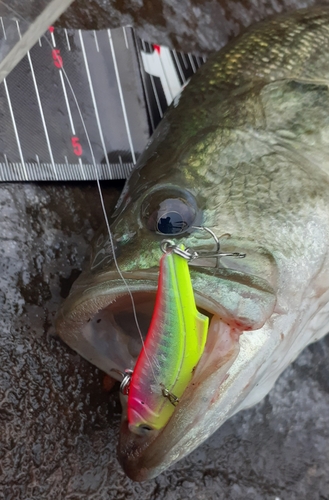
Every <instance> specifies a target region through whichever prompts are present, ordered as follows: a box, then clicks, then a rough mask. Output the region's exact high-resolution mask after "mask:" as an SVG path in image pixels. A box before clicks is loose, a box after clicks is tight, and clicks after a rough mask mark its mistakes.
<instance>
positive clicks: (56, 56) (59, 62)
mask: <svg viewBox="0 0 329 500" xmlns="http://www.w3.org/2000/svg"><path fill="white" fill-rule="evenodd" d="M51 53H52V56H53V61H54V64H55V66H56V68H62V67H63V59H62V56H61V51H60V50H59V49H53V50H52V51H51Z"/></svg>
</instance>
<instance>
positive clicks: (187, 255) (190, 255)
mask: <svg viewBox="0 0 329 500" xmlns="http://www.w3.org/2000/svg"><path fill="white" fill-rule="evenodd" d="M192 228H193V229H199V230H204V231H207V232H208V233H209V234H210V235H211V236H212V237H213V239H214V241H215V243H216V250H215V251H214V252H197V251H195V250H193V249H191V248H185V249H184V250H183V249H181V248H179V246H178V245H176V243H175V242H174V241H172V240H163V241H162V242H161V244H160V248H161V250H162V252H163V253H166V252H168V251H172V252H174V253H175V254H177V255H180V256H181V257H183V258H184V259H186V260H187V261H189V262H190V261H192V260H195V259H207V258H216V259H220V258H222V257H234V258H236V259H244V258H245V256H246V254H245V253H239V252H229V253H225V252H221V251H220V242H219V239H218V237H217V236H216V234H215V233H214V232H213V231H212V230H211V229H209V227H206V226H192Z"/></svg>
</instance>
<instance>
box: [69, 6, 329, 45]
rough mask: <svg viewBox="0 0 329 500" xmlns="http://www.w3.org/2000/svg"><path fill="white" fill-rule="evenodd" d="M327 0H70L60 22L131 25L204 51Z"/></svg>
mask: <svg viewBox="0 0 329 500" xmlns="http://www.w3.org/2000/svg"><path fill="white" fill-rule="evenodd" d="M326 3H327V4H328V0H322V1H319V0H179V1H177V0H114V1H109V0H92V1H89V0H76V1H75V2H73V4H72V6H71V7H70V8H69V9H68V10H67V12H66V13H65V14H64V15H63V16H62V17H61V19H60V24H61V25H63V26H72V27H76V28H80V27H84V28H88V29H90V28H92V29H95V27H97V28H108V27H111V28H116V27H118V26H122V25H133V26H134V27H135V28H136V29H137V32H138V34H139V36H140V37H141V38H143V39H144V40H149V41H151V42H156V43H158V44H164V45H168V46H170V47H174V48H176V49H178V50H182V51H185V52H195V53H201V54H207V53H209V52H212V51H214V50H219V49H220V48H221V47H223V45H225V44H226V43H227V42H228V40H229V39H231V38H232V37H234V36H236V35H237V34H238V33H240V32H241V30H243V29H245V28H247V27H248V26H250V25H251V24H252V23H255V22H256V21H260V20H262V19H265V18H267V17H269V16H272V15H275V14H279V13H283V12H288V11H292V10H296V9H301V8H304V7H310V6H312V5H321V4H326Z"/></svg>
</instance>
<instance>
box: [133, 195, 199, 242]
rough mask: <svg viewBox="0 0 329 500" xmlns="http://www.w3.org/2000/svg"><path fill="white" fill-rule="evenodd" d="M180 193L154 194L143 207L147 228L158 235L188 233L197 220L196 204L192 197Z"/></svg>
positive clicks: (146, 200)
mask: <svg viewBox="0 0 329 500" xmlns="http://www.w3.org/2000/svg"><path fill="white" fill-rule="evenodd" d="M184 195H185V193H181V192H179V191H176V192H172V193H169V192H168V191H166V193H164V192H163V191H156V192H153V193H152V194H151V195H150V196H149V197H147V198H146V199H145V200H144V202H143V206H142V217H143V220H144V222H145V225H146V227H147V228H148V229H149V230H150V231H154V232H156V233H158V234H164V235H168V234H176V235H178V234H181V233H184V232H185V231H187V229H189V228H190V227H191V226H192V225H193V224H194V223H195V218H196V213H197V211H196V207H195V205H196V204H195V202H194V200H193V199H192V196H191V195H187V196H186V197H185V196H184Z"/></svg>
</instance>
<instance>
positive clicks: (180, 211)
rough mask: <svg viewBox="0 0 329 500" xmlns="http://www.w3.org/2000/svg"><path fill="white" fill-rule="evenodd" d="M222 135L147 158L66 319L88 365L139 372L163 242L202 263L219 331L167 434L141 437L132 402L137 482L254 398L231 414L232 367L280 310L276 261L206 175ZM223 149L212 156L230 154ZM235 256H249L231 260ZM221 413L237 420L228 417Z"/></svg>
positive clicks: (129, 452)
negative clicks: (247, 338)
mask: <svg viewBox="0 0 329 500" xmlns="http://www.w3.org/2000/svg"><path fill="white" fill-rule="evenodd" d="M222 133H223V131H221V134H222ZM217 134H218V131H217V132H216V131H213V130H209V131H208V134H203V135H202V137H200V140H199V142H198V143H197V141H196V138H194V144H193V145H192V144H187V145H185V148H184V149H185V151H184V150H182V149H181V151H180V153H179V155H178V158H177V159H176V161H175V159H174V158H172V156H171V157H170V155H168V160H167V159H166V158H165V160H166V161H165V162H164V164H163V163H162V161H163V155H158V154H157V152H156V154H152V155H150V153H149V151H147V155H146V156H147V157H146V159H145V160H144V159H143V158H142V159H141V162H140V165H139V166H138V168H137V169H136V170H135V171H134V173H133V175H132V176H131V178H130V179H129V180H128V183H127V186H126V188H125V190H124V192H123V194H122V197H121V200H120V201H119V203H118V207H117V209H116V213H115V214H114V216H113V217H112V221H111V238H109V234H108V232H107V228H106V227H104V228H103V229H102V230H101V231H100V232H99V233H98V234H97V235H96V237H95V240H94V245H93V250H92V255H91V259H90V267H89V270H88V271H87V272H85V273H82V274H81V276H80V278H79V279H78V280H77V281H76V283H75V284H74V285H73V288H72V291H71V294H70V296H69V298H68V299H67V301H66V302H65V303H64V305H63V308H62V310H61V311H60V313H59V315H58V331H59V334H60V335H61V336H62V338H64V340H65V341H66V342H67V343H69V345H71V347H73V348H74V349H75V350H77V351H78V352H79V353H80V354H81V355H82V356H84V357H85V358H86V359H88V360H89V361H91V362H92V363H93V364H95V365H97V366H98V367H99V368H101V369H102V370H104V371H105V372H107V373H109V374H110V375H112V376H114V377H115V376H116V373H119V372H124V371H125V370H126V369H132V370H133V368H134V366H135V363H136V360H137V357H138V355H139V352H140V350H141V348H142V340H141V336H142V337H143V338H144V339H145V335H146V333H147V330H148V327H149V324H150V320H151V316H152V312H153V309H154V303H155V294H156V289H157V281H158V273H159V262H160V258H161V255H162V251H161V245H162V243H163V241H164V240H168V239H169V240H170V242H171V244H177V245H179V244H181V243H183V244H184V246H185V247H188V248H189V249H191V250H193V251H194V252H197V253H198V254H200V256H202V257H201V258H199V259H195V260H193V261H192V262H191V263H190V272H191V278H192V283H193V289H194V293H195V300H196V304H197V307H198V309H199V310H200V311H202V312H203V313H205V314H207V315H208V316H209V318H210V328H209V332H208V337H207V342H206V346H205V350H204V353H203V356H202V358H201V360H200V362H199V364H198V366H197V368H196V370H195V373H194V375H193V378H192V381H191V383H190V384H189V386H188V387H187V388H186V390H185V392H184V395H183V397H182V398H181V400H180V402H179V404H178V405H177V407H176V408H175V411H174V414H173V416H172V417H171V419H170V421H169V423H168V424H167V425H166V426H165V427H164V428H163V429H161V430H150V429H144V432H139V434H136V433H134V432H131V430H130V428H129V422H128V419H127V411H126V405H127V398H126V397H125V396H122V406H123V413H122V415H123V416H122V426H121V432H120V436H121V437H120V445H119V459H120V461H121V463H122V465H123V467H124V469H125V471H126V472H127V474H128V475H129V476H130V477H132V478H133V479H136V480H143V479H149V478H151V477H153V476H155V475H157V474H159V473H160V471H162V470H164V469H165V468H167V467H168V466H169V465H170V464H171V463H172V462H174V461H176V460H177V459H178V458H181V457H182V456H184V455H185V454H187V453H189V452H190V451H191V450H192V449H193V448H194V447H195V446H197V445H198V444H199V443H200V442H202V441H203V440H204V439H205V438H206V436H207V435H209V433H211V432H213V431H214V430H215V428H217V427H218V426H219V422H220V420H221V419H222V420H223V418H224V415H226V418H227V416H228V415H229V414H230V413H232V408H234V407H235V406H236V404H237V401H238V400H239V398H241V397H242V396H241V393H243V394H244V395H245V392H243V391H242V388H241V387H240V388H237V390H236V391H234V392H235V394H234V398H232V399H231V400H230V404H229V406H228V407H227V399H228V398H229V396H227V397H226V398H225V397H224V394H225V393H226V392H227V391H228V388H229V387H230V388H231V387H232V386H234V382H233V378H234V377H236V376H237V374H235V375H233V374H231V373H230V368H232V366H234V364H235V362H236V361H237V359H238V357H239V352H240V351H241V342H240V339H241V336H242V334H243V335H246V334H247V332H250V333H252V334H253V335H255V331H256V330H258V329H259V328H261V327H262V326H263V325H264V323H265V322H266V320H267V319H268V318H270V317H271V315H272V313H273V310H274V307H275V303H276V286H277V284H276V282H277V269H276V263H275V259H274V258H273V256H272V254H271V253H270V252H269V251H268V250H267V249H266V248H265V247H263V246H262V245H261V244H259V242H257V241H255V239H254V237H253V235H252V234H248V231H245V233H244V234H243V235H239V232H238V231H237V230H236V229H235V227H234V224H233V223H232V222H231V224H230V225H229V226H228V225H227V224H225V223H223V224H222V223H221V219H222V220H224V219H225V218H226V219H228V218H229V214H230V210H231V207H230V208H229V209H228V210H227V208H225V196H226V195H225V190H226V188H225V186H222V188H221V187H220V186H218V183H216V186H217V187H216V189H215V190H214V185H213V181H211V180H209V179H208V178H206V175H207V169H206V168H204V169H200V165H199V162H200V161H206V157H208V160H207V161H208V162H209V155H210V156H211V153H210V152H209V150H208V144H213V142H214V138H215V137H216V135H217ZM152 147H153V145H152ZM204 148H205V149H206V153H205V154H204V157H203V158H201V159H200V151H201V150H203V149H204ZM156 151H157V150H156ZM221 151H222V148H221V147H219V148H218V149H216V150H215V151H213V152H212V154H213V155H214V156H218V155H219V156H221ZM197 158H199V159H198V160H197ZM170 161H171V163H170ZM193 161H194V162H195V169H194V168H191V165H192V163H193ZM212 161H213V162H215V161H216V160H215V158H213V160H212ZM187 166H188V168H187ZM161 172H164V174H162V175H161ZM159 174H160V175H159ZM219 192H222V195H223V200H221V199H220V196H219ZM209 193H211V196H210V194H209ZM214 193H216V196H215V198H214ZM226 211H227V213H226ZM225 213H226V215H225V216H224V214H225ZM219 214H220V216H219ZM204 228H207V229H211V233H210V232H209V231H207V230H206V229H204ZM212 233H213V234H214V235H215V236H216V238H214V236H213V234H212ZM217 238H218V240H219V244H220V252H222V253H223V255H224V256H223V257H221V258H218V257H216V256H215V257H212V256H210V257H208V256H207V255H209V254H210V255H212V254H216V252H217V253H218V243H217ZM230 253H233V254H234V253H240V254H242V255H244V254H245V257H244V258H238V257H236V256H232V257H231V256H225V254H230ZM118 270H119V271H118ZM136 318H137V323H138V326H136ZM261 346H262V344H261V343H260V348H261ZM246 349H247V350H248V349H249V347H246ZM243 356H244V360H245V361H244V362H245V364H247V360H246V358H245V352H243ZM150 369H151V367H150ZM113 370H114V371H113ZM237 370H238V369H237ZM118 378H120V377H118ZM249 383H251V381H250V380H249ZM243 385H244V388H245V386H246V385H247V382H246V379H244V381H243ZM226 386H227V387H226ZM231 390H232V389H231ZM234 401H235V404H233V402H234ZM221 406H224V407H226V410H225V411H226V412H227V413H223V412H222V413H220V412H219V411H218V407H221ZM229 408H230V410H229ZM205 419H206V420H207V423H206V424H205ZM210 422H211V424H210Z"/></svg>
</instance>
